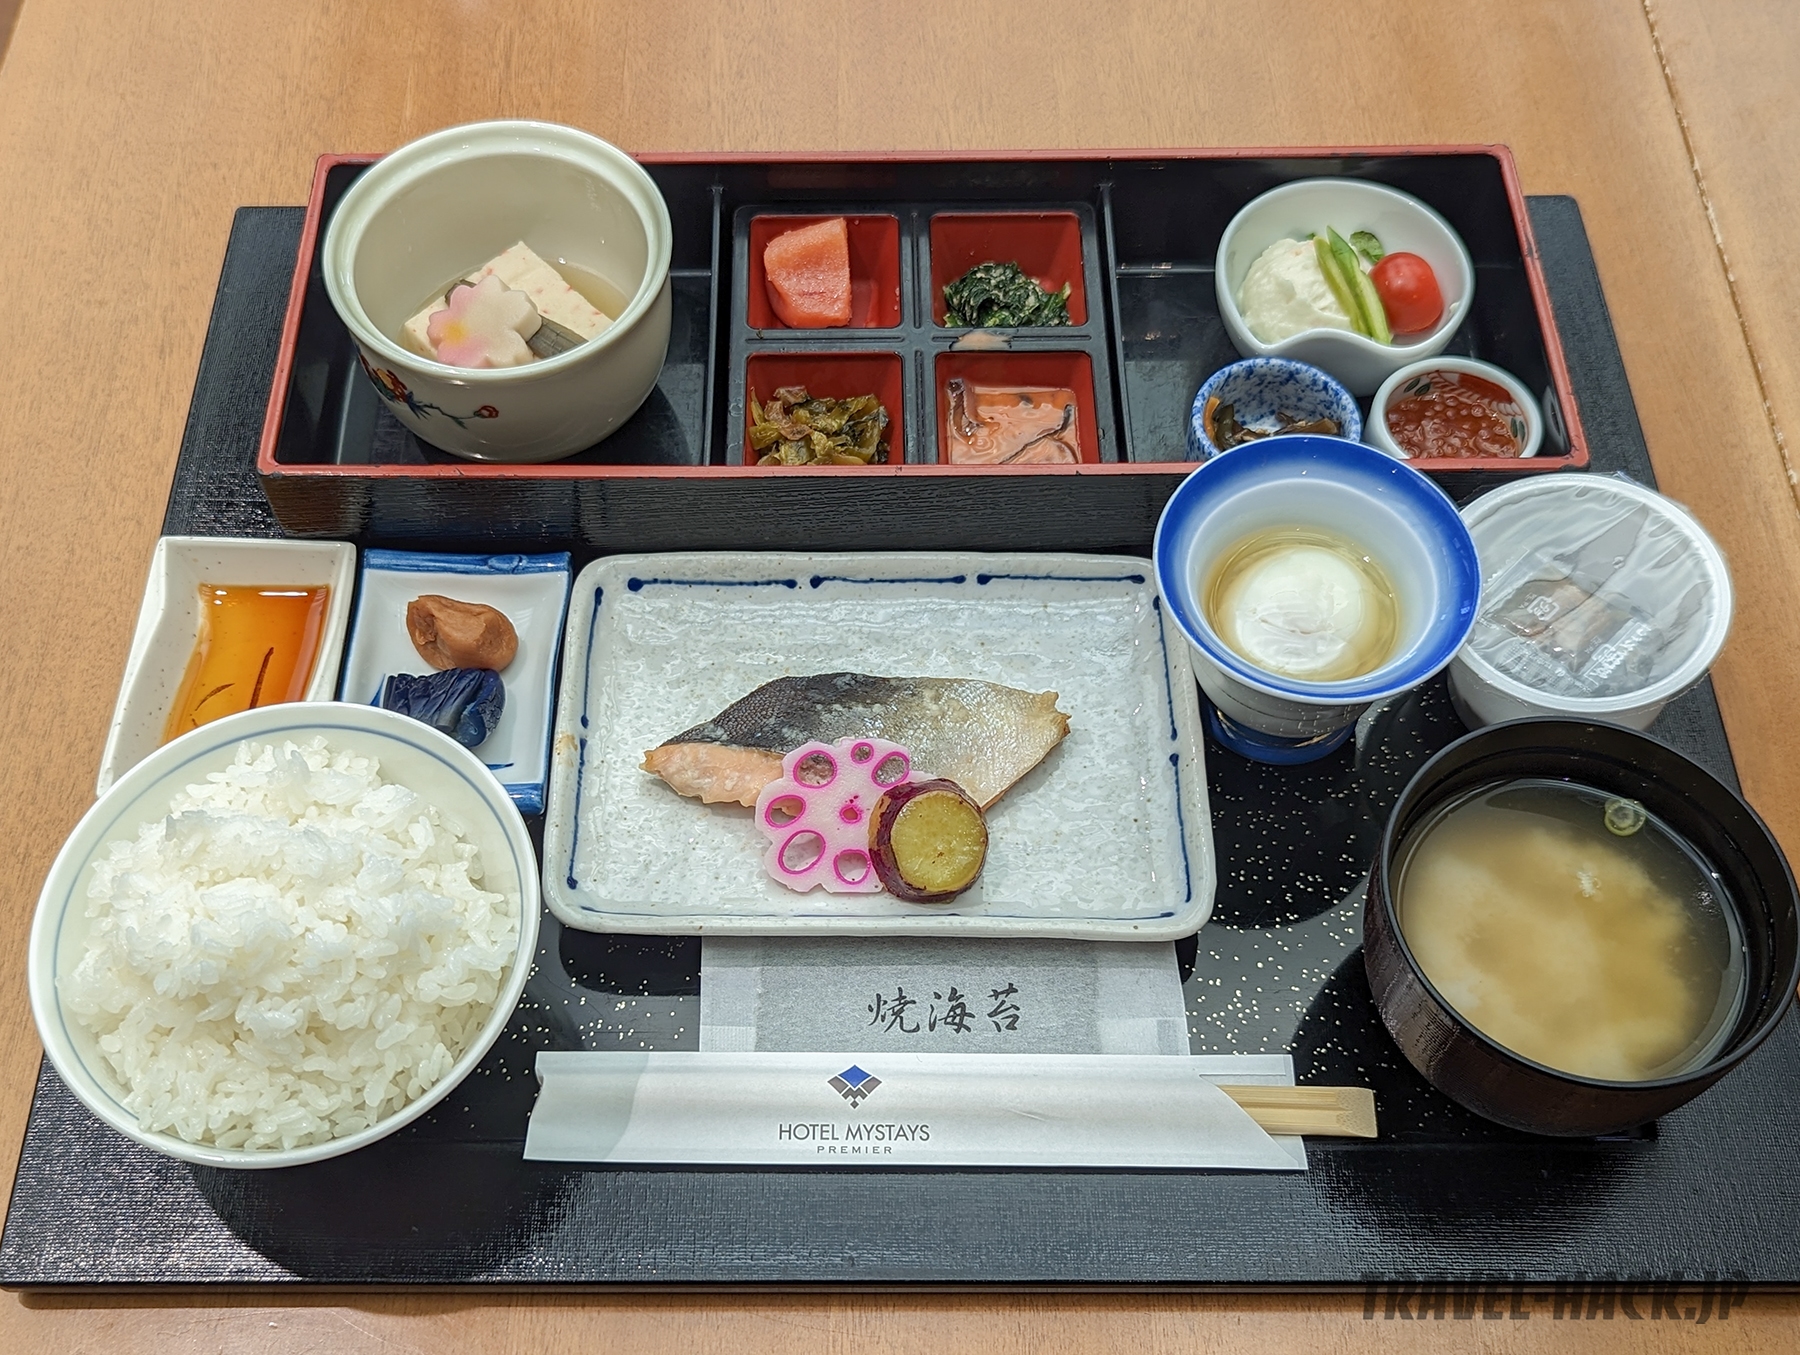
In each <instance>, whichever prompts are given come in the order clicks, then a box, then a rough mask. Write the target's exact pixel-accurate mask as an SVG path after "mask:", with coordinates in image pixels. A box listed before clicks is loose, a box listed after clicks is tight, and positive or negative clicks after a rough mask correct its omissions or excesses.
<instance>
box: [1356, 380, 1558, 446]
mask: <svg viewBox="0 0 1800 1355" xmlns="http://www.w3.org/2000/svg"><path fill="white" fill-rule="evenodd" d="M1427 372H1458V373H1461V374H1462V375H1464V376H1478V377H1480V378H1482V380H1484V381H1491V382H1493V383H1494V384H1495V385H1496V386H1498V387H1500V388H1501V389H1502V390H1504V391H1505V392H1506V393H1507V394H1508V395H1510V396H1512V398H1513V402H1514V403H1515V404H1517V405H1518V406H1519V411H1520V414H1521V416H1522V417H1523V418H1524V420H1525V438H1524V443H1523V445H1522V447H1521V449H1520V451H1519V456H1520V458H1521V459H1523V458H1525V457H1528V456H1536V455H1537V454H1538V448H1540V447H1542V446H1543V445H1544V411H1543V410H1542V409H1540V408H1538V402H1537V399H1536V398H1535V397H1534V396H1533V395H1532V393H1531V392H1530V390H1528V389H1527V388H1526V385H1525V383H1524V382H1523V381H1521V380H1519V378H1518V377H1516V376H1514V375H1513V374H1512V373H1511V372H1509V371H1507V370H1506V369H1505V368H1504V367H1496V366H1494V364H1493V363H1491V362H1477V361H1476V360H1475V359H1474V358H1447V357H1442V356H1440V357H1431V358H1421V359H1420V360H1419V361H1418V362H1409V363H1407V365H1406V366H1404V367H1402V368H1401V369H1400V370H1399V371H1397V372H1395V373H1394V374H1393V375H1392V376H1390V377H1389V378H1388V379H1387V380H1386V381H1383V382H1382V383H1381V389H1380V390H1378V391H1376V392H1375V398H1374V399H1373V400H1371V401H1370V402H1369V417H1368V420H1367V421H1366V422H1365V423H1364V424H1363V433H1362V438H1363V441H1364V442H1366V443H1368V444H1369V446H1371V447H1374V448H1376V449H1378V450H1380V451H1383V452H1386V453H1387V454H1388V455H1389V456H1397V457H1399V458H1400V459H1401V460H1402V461H1410V460H1412V458H1411V457H1410V456H1408V455H1407V452H1406V449H1405V448H1404V447H1402V446H1401V445H1400V444H1399V443H1397V442H1395V441H1394V435H1393V434H1392V433H1390V432H1388V426H1387V411H1388V404H1389V402H1391V401H1392V400H1393V399H1394V398H1395V393H1396V392H1397V391H1399V389H1400V388H1401V387H1402V386H1404V385H1405V384H1406V383H1407V382H1408V381H1411V380H1412V379H1413V378H1414V377H1415V376H1424V375H1425V374H1426V373H1427ZM1433 464H1436V465H1453V464H1454V462H1448V461H1445V462H1434V463H1433Z"/></svg>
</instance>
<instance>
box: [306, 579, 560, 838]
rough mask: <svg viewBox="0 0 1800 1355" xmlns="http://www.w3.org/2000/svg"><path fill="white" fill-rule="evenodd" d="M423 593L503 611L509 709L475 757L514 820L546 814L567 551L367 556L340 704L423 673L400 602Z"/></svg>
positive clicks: (370, 698) (377, 695) (364, 700)
mask: <svg viewBox="0 0 1800 1355" xmlns="http://www.w3.org/2000/svg"><path fill="white" fill-rule="evenodd" d="M424 593H436V594H439V595H440V596H442V597H451V598H456V599H457V600H458V601H461V602H484V603H486V604H487V605H488V606H490V607H497V608H499V609H500V610H501V611H502V612H505V613H506V618H507V620H509V621H511V622H512V624H513V629H514V630H515V631H517V632H518V635H519V652H518V653H517V654H515V655H514V656H513V661H512V662H511V663H509V664H507V665H506V668H505V669H504V670H503V671H502V672H501V674H500V679H501V681H502V682H504V683H505V684H506V708H505V709H504V710H503V711H502V712H501V715H500V723H499V725H498V726H496V727H495V729H494V732H493V733H492V734H489V735H488V736H487V738H486V739H485V740H484V741H483V742H482V744H481V746H480V747H479V748H476V749H475V750H474V753H475V756H476V757H478V758H480V759H481V760H482V761H483V762H485V763H486V764H487V768H488V770H489V771H491V772H492V773H493V774H494V775H495V776H497V777H498V778H500V784H501V785H503V786H505V787H506V793H507V794H508V795H510V796H512V800H513V803H514V804H516V805H518V807H519V810H520V812H521V813H525V814H536V813H537V812H538V811H540V810H541V809H543V807H544V781H545V777H546V775H547V773H548V770H549V761H550V749H549V744H550V716H551V713H552V711H553V709H554V705H555V682H556V642H557V637H558V635H559V634H560V633H561V631H562V628H563V612H564V609H565V608H566V607H567V606H568V601H569V554H568V552H567V551H558V552H556V553H554V554H548V555H436V554H428V553H425V552H422V551H408V550H365V551H364V552H363V557H362V586H361V588H360V589H359V590H358V593H357V597H356V617H355V619H354V620H353V621H352V622H351V624H350V647H349V650H348V652H347V653H346V654H345V656H344V679H343V683H342V684H341V686H340V687H339V689H338V699H339V700H342V701H355V702H358V703H360V704H362V705H365V706H374V705H379V704H380V702H381V684H382V683H383V682H384V681H385V680H386V679H387V676H388V674H390V673H429V672H430V671H431V665H430V664H428V663H426V662H425V660H424V659H422V658H420V657H419V651H418V650H416V649H414V648H413V642H412V637H411V636H409V635H408V634H407V633H406V604H407V603H409V602H411V601H412V600H413V599H414V598H416V597H419V596H420V595H421V594H424Z"/></svg>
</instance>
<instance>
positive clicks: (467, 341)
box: [425, 275, 544, 367]
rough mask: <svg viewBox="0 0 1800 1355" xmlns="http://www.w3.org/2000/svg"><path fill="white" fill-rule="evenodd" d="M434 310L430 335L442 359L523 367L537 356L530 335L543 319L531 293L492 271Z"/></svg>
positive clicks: (428, 326) (468, 364) (460, 288)
mask: <svg viewBox="0 0 1800 1355" xmlns="http://www.w3.org/2000/svg"><path fill="white" fill-rule="evenodd" d="M444 300H445V305H444V309H443V310H441V311H433V312H432V314H431V319H430V320H429V321H427V322H426V326H425V337H426V338H428V339H430V340H431V347H432V351H433V352H435V353H436V354H437V360H438V361H439V362H443V363H448V364H449V365H450V366H452V367H518V366H520V365H522V364H524V363H527V362H530V361H531V360H532V358H533V357H534V356H535V355H534V354H533V353H532V351H531V349H530V348H529V347H528V346H527V345H526V343H525V340H527V339H529V338H530V337H531V336H532V335H533V334H536V333H537V332H538V326H540V325H541V324H543V323H544V322H543V319H542V318H541V317H540V316H539V315H538V312H537V307H536V306H534V305H532V304H531V298H530V297H528V296H526V295H525V293H523V292H518V291H514V290H513V289H512V288H511V287H508V286H507V285H506V284H505V283H504V282H502V281H500V279H499V278H497V277H493V276H492V275H490V276H488V277H485V278H483V279H482V280H481V281H480V282H477V283H471V284H466V285H459V286H456V287H452V288H451V289H450V295H449V296H447V297H446V298H445V299H444Z"/></svg>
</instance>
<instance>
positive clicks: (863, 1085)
mask: <svg viewBox="0 0 1800 1355" xmlns="http://www.w3.org/2000/svg"><path fill="white" fill-rule="evenodd" d="M830 1085H831V1089H832V1090H833V1091H835V1092H836V1093H837V1094H838V1095H839V1096H841V1097H843V1098H844V1099H845V1100H846V1101H848V1102H849V1103H850V1108H851V1109H852V1110H854V1109H856V1108H858V1107H860V1106H861V1105H862V1103H863V1102H864V1101H865V1100H867V1099H868V1097H869V1093H870V1092H872V1091H874V1090H875V1089H876V1088H877V1087H879V1086H880V1085H881V1079H880V1078H878V1077H876V1076H875V1075H874V1074H873V1073H867V1072H864V1071H863V1070H862V1069H861V1068H858V1067H857V1066H856V1065H855V1064H854V1063H853V1064H851V1065H850V1066H849V1067H848V1068H846V1069H844V1071H843V1072H841V1073H839V1074H838V1075H837V1076H836V1077H834V1078H832V1079H831V1083H830Z"/></svg>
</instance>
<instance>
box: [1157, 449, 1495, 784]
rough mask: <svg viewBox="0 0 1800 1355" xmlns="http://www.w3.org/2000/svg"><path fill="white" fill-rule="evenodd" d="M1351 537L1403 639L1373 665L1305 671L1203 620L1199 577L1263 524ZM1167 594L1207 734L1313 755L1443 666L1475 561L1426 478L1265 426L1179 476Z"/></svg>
mask: <svg viewBox="0 0 1800 1355" xmlns="http://www.w3.org/2000/svg"><path fill="white" fill-rule="evenodd" d="M1293 527H1300V528H1310V529H1313V530H1317V531H1324V532H1329V533H1332V534H1335V535H1338V536H1343V537H1347V538H1348V539H1349V540H1351V541H1353V542H1355V543H1357V544H1358V545H1359V546H1361V547H1362V548H1363V549H1364V550H1366V551H1367V552H1368V553H1369V555H1370V557H1371V558H1372V559H1373V560H1374V561H1375V563H1376V564H1377V565H1379V566H1380V567H1381V570H1382V572H1383V573H1384V574H1386V576H1387V578H1388V580H1389V581H1390V582H1391V583H1392V585H1393V588H1394V593H1395V597H1396V601H1397V603H1398V612H1399V615H1398V638H1397V641H1396V643H1395V645H1394V650H1393V653H1392V655H1391V656H1390V657H1389V658H1388V659H1387V660H1386V661H1385V662H1384V663H1382V664H1381V666H1380V667H1378V668H1376V669H1375V670H1373V671H1372V672H1369V673H1365V674H1363V675H1362V676H1360V677H1354V678H1348V679H1345V680H1343V681H1339V682H1305V681H1301V680H1299V679H1296V678H1288V677H1283V676H1281V675H1280V674H1278V673H1272V672H1269V671H1267V670H1266V669H1262V668H1258V667H1256V666H1255V665H1253V664H1251V663H1249V662H1248V661H1247V660H1245V659H1243V658H1241V657H1239V656H1238V655H1237V654H1236V653H1235V652H1234V651H1232V650H1231V649H1230V648H1229V647H1228V646H1227V645H1226V644H1225V643H1224V641H1222V640H1221V639H1220V638H1219V636H1218V634H1217V632H1215V631H1214V630H1213V628H1212V625H1211V624H1210V623H1209V622H1208V621H1207V619H1206V613H1205V608H1204V604H1203V600H1202V591H1203V589H1204V587H1205V580H1206V579H1207V578H1208V576H1209V575H1210V573H1211V571H1212V569H1213V566H1214V565H1215V563H1216V562H1217V561H1218V560H1219V558H1220V557H1221V556H1223V555H1225V554H1226V553H1227V552H1229V551H1230V550H1231V549H1232V548H1233V547H1235V546H1237V545H1238V544H1240V543H1241V542H1242V541H1243V540H1244V539H1245V538H1246V537H1248V536H1251V535H1252V534H1254V533H1256V532H1260V531H1266V530H1269V529H1271V528H1293ZM1155 569H1156V583H1157V589H1158V591H1159V592H1161V594H1162V599H1163V605H1164V606H1165V607H1167V608H1168V610H1169V615H1170V616H1171V617H1172V618H1173V620H1174V621H1175V624H1176V625H1177V626H1178V627H1179V628H1180V630H1181V633H1182V634H1183V635H1185V636H1186V637H1187V640H1188V643H1189V644H1190V645H1191V646H1192V647H1193V650H1194V653H1195V655H1196V656H1197V659H1198V662H1197V663H1196V664H1195V666H1194V667H1195V673H1196V676H1197V677H1198V678H1199V680H1200V687H1201V689H1202V690H1203V691H1204V692H1205V693H1206V696H1207V698H1208V701H1209V702H1210V704H1211V709H1210V710H1209V712H1208V720H1209V723H1210V724H1211V727H1212V731H1213V734H1214V736H1215V737H1216V738H1218V739H1219V741H1220V742H1221V743H1223V744H1224V745H1225V746H1226V747H1228V748H1231V749H1233V750H1235V751H1236V752H1239V753H1242V754H1243V755H1244V756H1246V757H1250V758H1254V759H1256V760H1257V761H1259V762H1274V763H1300V762H1311V761H1313V760H1314V759H1316V758H1321V757H1324V756H1326V755H1327V754H1329V753H1331V752H1332V751H1334V750H1335V749H1336V748H1338V747H1339V746H1340V745H1341V744H1342V743H1343V742H1344V740H1345V739H1347V738H1348V737H1349V736H1350V731H1351V728H1352V727H1353V726H1354V725H1355V723H1356V719H1357V717H1358V716H1359V715H1361V714H1362V712H1363V711H1365V710H1367V709H1368V708H1369V707H1370V706H1372V705H1374V704H1375V703H1376V702H1378V701H1384V700H1386V699H1388V698H1389V697H1393V696H1397V695H1399V694H1400V693H1402V692H1406V691H1409V690H1411V689H1412V688H1413V687H1416V686H1418V685H1419V684H1420V683H1421V682H1424V681H1425V680H1426V679H1427V678H1429V677H1431V676H1432V675H1433V674H1435V673H1436V672H1438V671H1439V670H1440V669H1442V668H1443V667H1444V666H1445V665H1446V664H1447V663H1449V662H1450V660H1451V659H1452V658H1453V657H1454V656H1455V654H1456V651H1457V650H1458V649H1460V648H1461V647H1462V644H1463V641H1464V640H1465V639H1466V638H1467V637H1468V634H1469V628H1470V626H1472V625H1473V624H1474V621H1475V607H1476V603H1477V601H1478V599H1479V597H1480V592H1481V566H1480V563H1479V561H1478V560H1477V558H1476V555H1475V546H1474V543H1473V542H1471V541H1470V539H1469V532H1468V529H1467V528H1466V527H1464V526H1463V523H1462V519H1461V518H1460V517H1458V516H1457V512H1456V505H1455V504H1453V503H1452V502H1451V501H1450V499H1449V498H1448V497H1447V496H1446V495H1445V494H1444V492H1443V491H1442V490H1440V489H1439V488H1438V487H1437V486H1436V485H1434V484H1432V483H1431V481H1430V480H1428V479H1427V478H1426V477H1425V476H1423V475H1421V474H1420V473H1419V472H1418V471H1416V470H1414V469H1413V468H1412V467H1411V466H1408V465H1406V464H1404V463H1402V462H1399V461H1395V460H1394V459H1393V458H1391V457H1387V456H1384V455H1382V454H1381V453H1380V452H1378V451H1376V450H1375V449H1374V448H1372V447H1365V446H1362V445H1361V444H1359V443H1355V442H1351V441H1348V440H1347V439H1344V438H1326V437H1314V436H1307V435H1295V436H1290V437H1280V438H1269V439H1266V440H1264V441H1260V442H1254V443H1250V444H1248V445H1246V446H1243V447H1238V448H1236V449H1234V450H1233V451H1232V453H1231V455H1230V456H1221V457H1217V458H1215V459H1214V460H1212V461H1209V462H1207V463H1206V464H1205V465H1203V466H1201V467H1200V468H1199V469H1198V470H1196V471H1195V472H1194V473H1193V474H1192V475H1190V476H1188V477H1187V479H1185V480H1183V481H1182V482H1181V484H1180V485H1179V486H1178V487H1177V488H1176V490H1175V493H1174V494H1173V495H1172V496H1171V497H1170V499H1169V502H1168V504H1167V505H1166V506H1165V507H1164V508H1163V512H1162V518H1161V520H1160V521H1159V522H1158V523H1157V526H1156V546H1155Z"/></svg>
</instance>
